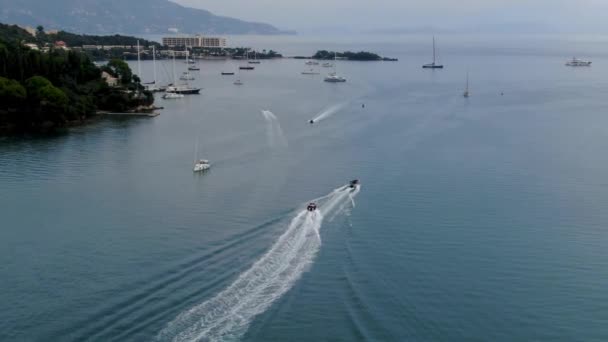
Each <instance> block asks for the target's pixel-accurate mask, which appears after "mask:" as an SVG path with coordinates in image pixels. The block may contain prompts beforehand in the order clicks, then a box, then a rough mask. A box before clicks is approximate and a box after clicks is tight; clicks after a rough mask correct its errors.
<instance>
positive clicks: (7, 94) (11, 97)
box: [0, 77, 27, 108]
mask: <svg viewBox="0 0 608 342" xmlns="http://www.w3.org/2000/svg"><path fill="white" fill-rule="evenodd" d="M26 97H27V92H26V90H25V88H24V87H23V86H22V85H21V84H20V83H19V82H17V81H15V80H9V79H8V78H4V77H0V106H2V107H5V108H6V107H8V108H13V107H15V106H18V105H20V104H21V103H22V102H23V101H24V100H25V98H26Z"/></svg>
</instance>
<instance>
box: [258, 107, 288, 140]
mask: <svg viewBox="0 0 608 342" xmlns="http://www.w3.org/2000/svg"><path fill="white" fill-rule="evenodd" d="M262 115H263V116H264V120H266V136H267V139H268V144H269V145H270V146H271V147H287V138H285V134H284V133H283V129H282V128H281V124H280V123H279V119H278V118H277V116H276V115H274V113H273V112H271V111H269V110H262Z"/></svg>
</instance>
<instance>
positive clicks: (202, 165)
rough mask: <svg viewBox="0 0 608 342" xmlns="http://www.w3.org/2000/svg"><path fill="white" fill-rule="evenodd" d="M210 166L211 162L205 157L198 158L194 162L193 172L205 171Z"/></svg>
mask: <svg viewBox="0 0 608 342" xmlns="http://www.w3.org/2000/svg"><path fill="white" fill-rule="evenodd" d="M210 168H211V163H209V161H208V160H207V159H199V160H198V161H197V162H196V163H194V169H193V171H194V172H200V171H206V170H209V169H210Z"/></svg>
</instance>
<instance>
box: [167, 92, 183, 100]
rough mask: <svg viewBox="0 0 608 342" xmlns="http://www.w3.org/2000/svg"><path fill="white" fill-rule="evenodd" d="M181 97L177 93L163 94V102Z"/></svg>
mask: <svg viewBox="0 0 608 342" xmlns="http://www.w3.org/2000/svg"><path fill="white" fill-rule="evenodd" d="M182 97H184V95H182V94H177V93H165V94H163V99H165V100H172V99H181V98H182Z"/></svg>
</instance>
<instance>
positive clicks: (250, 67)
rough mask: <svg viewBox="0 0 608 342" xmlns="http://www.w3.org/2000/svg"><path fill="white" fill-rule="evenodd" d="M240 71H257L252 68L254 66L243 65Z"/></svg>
mask: <svg viewBox="0 0 608 342" xmlns="http://www.w3.org/2000/svg"><path fill="white" fill-rule="evenodd" d="M239 69H241V70H253V69H255V67H252V66H249V65H241V66H240V67H239Z"/></svg>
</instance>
